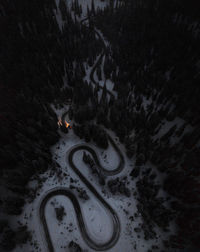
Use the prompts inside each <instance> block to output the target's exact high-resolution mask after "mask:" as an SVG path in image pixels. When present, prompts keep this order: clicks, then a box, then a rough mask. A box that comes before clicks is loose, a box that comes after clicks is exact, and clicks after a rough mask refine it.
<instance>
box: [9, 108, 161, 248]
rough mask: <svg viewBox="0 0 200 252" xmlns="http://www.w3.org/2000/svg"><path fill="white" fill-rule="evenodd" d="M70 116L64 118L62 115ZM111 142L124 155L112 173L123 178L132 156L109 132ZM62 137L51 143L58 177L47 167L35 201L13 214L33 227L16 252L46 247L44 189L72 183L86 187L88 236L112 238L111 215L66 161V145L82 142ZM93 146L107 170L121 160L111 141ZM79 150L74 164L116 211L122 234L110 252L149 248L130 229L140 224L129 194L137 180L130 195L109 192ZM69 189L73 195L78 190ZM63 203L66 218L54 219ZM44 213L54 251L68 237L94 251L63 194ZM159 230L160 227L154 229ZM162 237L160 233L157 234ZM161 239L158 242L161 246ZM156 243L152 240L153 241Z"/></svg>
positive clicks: (71, 136) (33, 184)
mask: <svg viewBox="0 0 200 252" xmlns="http://www.w3.org/2000/svg"><path fill="white" fill-rule="evenodd" d="M66 109H67V107H65V108H63V109H62V110H57V111H56V113H57V116H58V117H60V116H61V112H62V111H63V110H66ZM66 119H67V120H68V118H66ZM108 133H109V134H110V135H111V137H112V138H113V139H114V140H115V142H116V143H117V144H118V145H119V147H120V149H121V150H122V152H123V154H124V157H125V168H124V170H123V171H122V172H121V173H120V174H119V175H116V176H113V177H117V176H120V177H123V176H127V175H128V174H129V173H130V171H131V170H132V168H133V160H130V159H128V158H127V157H126V155H125V150H124V146H123V145H121V144H120V143H119V140H118V138H117V137H116V136H115V135H114V133H113V132H111V131H109V132H108ZM60 135H61V138H60V141H59V142H58V143H57V144H56V145H55V146H53V148H52V153H53V155H54V159H55V161H57V162H58V164H59V165H60V171H61V172H62V175H61V176H57V175H56V173H54V172H52V171H51V168H50V169H49V170H48V171H47V172H45V173H44V174H41V175H40V179H41V180H43V182H42V183H41V188H39V189H38V191H37V195H36V198H35V199H34V201H33V202H27V203H26V205H25V207H24V211H23V214H22V215H21V216H20V217H19V218H16V217H15V218H13V222H15V223H16V224H17V222H18V221H20V222H21V223H23V224H27V225H28V227H29V229H30V230H32V235H33V244H34V245H31V244H26V245H24V246H23V247H17V248H16V249H15V252H20V251H24V252H25V251H42V252H43V251H44V252H45V251H48V250H47V244H46V240H45V236H44V232H43V227H42V224H41V222H40V218H39V210H38V209H39V206H40V203H41V200H42V199H43V198H44V196H45V195H46V194H47V193H48V191H49V190H50V189H52V188H55V187H58V186H59V187H60V186H61V187H64V188H70V186H74V187H75V188H77V187H78V188H83V189H84V190H86V192H87V194H88V196H89V200H86V201H85V200H83V199H81V198H78V199H79V203H80V205H81V209H82V212H83V216H84V221H85V224H86V226H87V229H88V231H89V234H90V235H91V237H92V239H93V240H95V241H102V242H105V241H106V240H108V239H109V238H110V235H111V233H112V225H111V220H110V217H109V214H108V213H107V212H106V209H105V208H104V206H103V205H101V203H100V202H99V201H98V200H97V199H96V198H95V197H94V195H93V194H92V193H91V192H90V191H89V190H88V189H87V187H86V186H85V184H84V183H83V182H82V181H81V180H80V179H79V177H78V176H77V175H76V174H75V173H74V172H73V170H72V169H71V168H70V165H69V163H68V160H67V157H68V153H69V151H70V149H71V148H72V147H73V146H75V145H78V144H82V143H84V141H83V140H80V139H79V138H78V137H77V136H75V135H74V133H73V131H72V130H69V133H68V134H64V133H62V132H60ZM89 146H91V147H92V148H93V149H94V150H95V151H96V152H97V154H98V155H99V159H100V161H101V163H102V165H103V166H104V167H105V168H106V169H113V168H115V167H116V165H117V163H118V162H119V158H118V156H117V154H116V153H115V151H114V149H113V147H112V146H110V145H109V147H108V149H107V150H101V149H99V148H98V147H97V146H96V145H95V144H93V143H90V144H89ZM82 155H83V151H78V152H77V153H76V154H75V156H74V163H75V165H76V166H77V167H78V168H79V170H80V171H81V172H82V174H83V175H84V176H85V177H86V178H87V179H88V180H89V181H90V182H91V184H92V185H93V186H94V187H95V188H96V190H97V191H98V192H99V193H100V194H101V195H102V196H103V198H104V199H105V200H106V201H107V202H108V203H109V204H110V205H111V206H112V208H113V209H114V210H115V211H116V212H117V214H118V216H119V219H120V225H121V233H120V237H119V240H118V242H117V243H116V245H115V246H114V247H113V248H111V249H109V250H107V251H113V252H121V251H126V252H132V251H147V250H148V248H150V247H151V245H152V241H146V240H144V238H143V237H142V235H141V237H140V235H138V234H137V233H136V232H135V231H134V228H135V227H138V225H139V223H141V222H142V221H141V217H140V216H139V217H135V216H134V214H135V213H136V211H137V208H136V204H137V201H136V199H135V197H134V195H133V193H134V192H135V180H134V181H132V180H131V179H130V178H129V177H128V180H127V183H128V184H129V185H128V187H129V188H130V189H131V197H130V198H127V197H125V196H123V195H115V196H113V195H111V193H110V192H109V191H108V189H107V188H106V187H102V186H101V185H99V183H98V180H97V177H95V175H93V174H92V173H91V171H90V170H89V168H88V167H87V166H86V165H85V163H84V162H83V161H82ZM37 186H38V181H36V180H35V181H34V180H33V181H32V182H30V184H29V187H32V188H34V187H37ZM72 191H73V192H74V193H75V195H77V197H78V193H77V190H76V189H72ZM60 205H62V206H63V207H64V209H65V213H66V216H64V218H63V221H62V222H59V221H58V220H57V218H56V212H55V207H56V206H60ZM45 216H46V219H47V223H48V227H49V230H50V235H51V238H52V241H53V243H54V246H55V251H56V252H62V251H66V248H67V246H68V244H69V242H70V241H71V240H73V241H76V242H78V244H79V245H80V246H81V247H82V248H83V249H85V250H86V251H93V250H92V249H91V248H89V247H88V246H87V244H86V243H85V241H84V240H83V238H82V236H81V234H80V231H79V227H78V223H77V218H76V215H75V211H74V208H73V205H72V203H71V201H70V200H69V199H68V198H66V197H64V196H56V197H53V198H52V199H50V200H49V202H48V203H47V205H46V208H45ZM158 234H159V231H158ZM160 235H161V236H163V235H164V234H162V233H161V232H160ZM160 240H161V239H158V240H157V244H158V245H159V242H160ZM153 243H154V244H156V241H153Z"/></svg>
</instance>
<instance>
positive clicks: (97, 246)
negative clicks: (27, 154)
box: [39, 18, 125, 252]
mask: <svg viewBox="0 0 200 252" xmlns="http://www.w3.org/2000/svg"><path fill="white" fill-rule="evenodd" d="M87 19H88V18H86V19H84V20H82V23H83V21H85V20H87ZM95 32H96V34H97V35H98V37H99V38H100V39H101V40H102V43H103V45H104V49H103V53H102V54H101V56H100V57H99V59H98V60H97V62H96V63H95V65H94V66H93V68H92V70H91V73H90V79H91V81H92V82H93V83H94V84H95V85H98V83H96V82H95V80H94V72H95V70H96V68H97V67H98V65H99V64H100V63H101V61H102V58H103V56H104V55H105V49H106V46H105V44H104V41H103V39H102V38H101V35H100V34H99V32H98V31H96V30H95ZM99 88H102V87H101V86H99ZM107 92H108V93H109V94H110V96H114V95H113V94H112V92H111V91H109V90H107ZM67 113H68V111H67V112H65V113H63V115H62V118H61V120H62V123H63V124H64V121H65V116H66V115H67ZM108 139H109V142H110V143H111V145H112V146H113V148H114V150H115V151H116V152H117V154H118V156H119V164H118V166H117V167H116V168H115V169H113V170H107V169H106V168H104V167H103V166H102V165H101V163H100V161H99V158H98V156H97V154H96V152H95V151H94V150H93V149H92V148H91V147H89V146H87V145H84V144H83V145H79V146H75V147H74V148H72V149H71V150H70V152H69V155H68V162H69V164H70V166H71V168H72V170H73V171H74V172H75V173H76V175H77V176H78V177H79V178H80V180H81V181H82V182H83V183H84V184H85V185H86V186H87V188H88V189H89V190H90V191H91V192H92V193H93V194H94V196H95V197H96V199H97V200H99V202H100V203H101V204H102V206H103V207H104V208H105V209H106V210H107V213H108V214H109V216H110V218H111V220H112V226H113V228H112V230H113V232H112V235H111V238H110V239H109V240H108V241H106V242H104V243H98V242H96V241H94V240H93V239H92V238H91V237H90V235H89V233H88V230H87V228H86V225H85V222H84V218H83V215H82V211H81V207H80V204H79V202H78V199H77V197H76V196H75V195H74V194H73V192H72V191H70V190H69V189H68V188H64V187H56V188H54V189H52V190H50V191H49V192H47V194H46V195H45V196H44V198H43V199H42V201H41V204H40V207H39V215H40V220H41V223H42V226H43V229H44V233H45V238H46V241H47V245H48V250H49V252H54V251H55V250H54V246H53V242H52V239H51V236H50V232H49V229H48V225H47V220H46V217H45V209H46V204H47V202H48V201H49V200H50V199H51V198H52V197H54V196H57V195H63V196H66V197H67V198H69V199H70V200H71V202H72V204H73V207H74V210H75V213H76V217H77V220H78V225H79V229H80V232H81V235H82V237H83V239H84V241H85V242H86V243H87V245H88V246H89V247H90V248H92V249H94V250H97V251H106V250H108V249H110V248H111V247H113V246H114V245H115V244H116V242H117V241H118V238H119V235H120V221H119V218H118V215H117V213H116V212H115V210H114V209H113V208H112V207H111V206H110V205H109V204H108V203H107V202H106V201H105V200H104V198H103V197H102V196H101V195H100V194H99V193H98V191H97V190H96V189H95V188H94V186H93V185H92V184H91V183H90V182H89V181H88V179H87V178H86V177H85V176H84V175H83V174H82V173H81V172H80V170H79V169H78V167H77V166H76V165H75V163H74V161H73V157H74V154H75V153H76V152H77V151H79V150H86V151H88V152H89V153H90V154H91V155H92V157H93V159H94V161H95V163H96V165H97V166H98V167H99V168H100V169H101V170H102V172H103V174H104V175H105V176H112V175H116V174H118V173H120V172H121V171H122V169H123V168H124V163H125V162H124V157H123V155H122V153H121V151H120V149H119V148H118V146H117V145H116V144H115V142H114V140H113V139H112V138H111V137H110V136H109V135H108Z"/></svg>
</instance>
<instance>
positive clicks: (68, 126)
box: [57, 119, 72, 129]
mask: <svg viewBox="0 0 200 252" xmlns="http://www.w3.org/2000/svg"><path fill="white" fill-rule="evenodd" d="M57 124H58V127H59V128H60V127H61V126H62V125H63V124H62V120H61V119H59V120H58V122H57ZM65 127H66V128H70V129H71V128H72V126H70V124H69V123H68V122H67V121H65Z"/></svg>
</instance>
